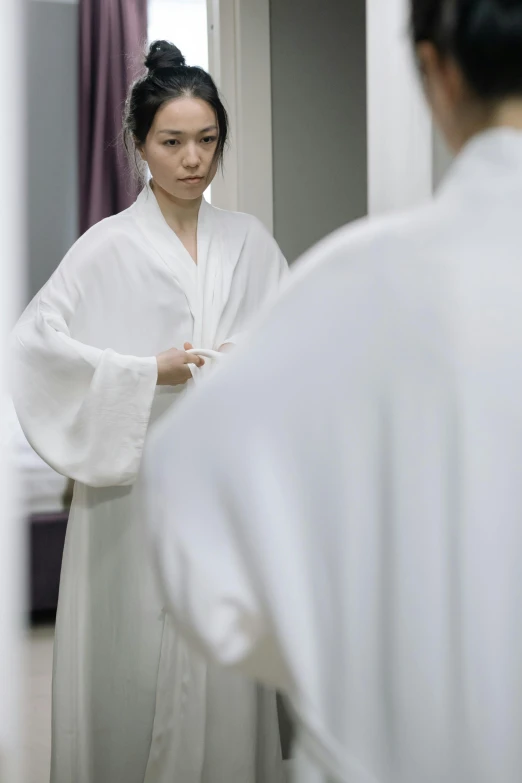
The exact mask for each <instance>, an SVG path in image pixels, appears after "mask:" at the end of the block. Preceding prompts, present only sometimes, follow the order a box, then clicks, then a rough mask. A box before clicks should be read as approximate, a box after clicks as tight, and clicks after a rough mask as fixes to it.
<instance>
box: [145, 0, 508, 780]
mask: <svg viewBox="0 0 522 783" xmlns="http://www.w3.org/2000/svg"><path fill="white" fill-rule="evenodd" d="M411 19H412V24H411V27H412V35H413V41H414V45H415V49H416V55H417V59H418V62H419V68H420V71H421V73H422V78H423V81H424V87H425V92H426V96H427V99H428V101H429V104H430V106H431V109H432V112H433V115H434V118H435V120H436V122H437V124H438V125H439V127H440V128H441V129H442V131H443V133H444V136H445V138H446V140H447V142H448V143H449V145H450V146H451V147H452V149H453V150H454V151H455V152H456V153H458V158H457V161H456V163H455V164H454V166H453V168H452V170H451V172H450V174H449V176H448V177H447V179H446V181H445V183H444V185H443V187H442V188H441V190H440V192H439V193H438V195H437V196H436V197H435V198H434V200H433V201H432V202H431V203H430V204H429V205H427V206H423V207H422V208H419V209H415V210H411V211H409V212H406V213H405V214H402V215H400V216H396V217H392V218H388V219H385V220H370V221H364V222H362V223H361V224H360V225H358V226H356V227H349V228H345V229H343V230H341V231H338V232H337V233H335V234H334V235H333V236H331V237H330V238H328V239H327V240H325V241H323V242H322V243H321V244H319V245H318V246H317V247H316V248H314V249H313V250H312V251H311V252H310V253H309V254H308V256H307V259H306V261H305V262H304V266H302V268H301V272H300V273H298V276H297V279H296V280H295V282H294V284H293V285H292V286H291V287H290V289H289V290H288V291H287V293H286V294H285V295H284V296H283V297H282V299H281V300H280V302H279V303H278V305H277V306H276V308H275V309H274V310H273V311H272V313H271V314H270V315H269V316H268V317H267V318H266V320H265V321H264V323H263V325H262V326H261V327H260V328H259V329H258V330H257V332H256V334H255V336H253V337H252V339H251V340H250V342H249V343H248V345H247V346H245V347H244V349H241V350H240V351H239V352H238V353H237V354H236V356H235V357H234V358H233V359H232V360H231V362H230V366H229V367H228V371H222V372H221V371H220V372H219V373H218V374H217V375H216V376H215V377H214V378H213V379H211V380H210V381H209V382H208V385H206V387H202V388H200V390H198V392H197V393H196V394H195V395H194V396H193V397H192V399H191V400H189V401H188V402H187V405H186V407H185V409H184V410H183V415H180V416H178V415H175V416H171V417H170V418H168V419H167V420H166V421H165V422H164V423H163V424H162V425H161V426H160V427H159V428H158V430H157V431H156V432H155V433H154V434H153V436H152V440H151V446H150V452H149V453H148V456H147V458H146V472H147V473H148V476H149V482H150V488H149V493H150V494H149V496H150V503H151V506H152V508H153V509H154V513H153V514H152V515H150V520H151V522H152V531H151V534H152V538H153V542H154V546H155V553H156V557H157V563H158V565H159V569H160V572H161V575H162V582H163V587H164V590H165V593H166V595H167V596H168V603H169V606H170V609H171V610H172V612H173V613H174V615H175V618H176V620H177V622H178V624H179V626H180V627H183V628H184V629H185V633H187V634H189V635H190V637H191V638H192V640H193V641H194V642H195V643H196V644H199V645H200V647H201V648H203V649H205V650H206V651H207V654H209V655H211V656H212V657H213V658H214V659H216V660H218V661H220V662H221V663H222V664H224V665H225V666H230V667H235V668H238V669H240V670H242V671H244V672H247V673H248V674H250V675H252V676H253V677H256V678H258V679H259V680H261V681H263V682H266V683H270V684H273V685H275V686H277V687H279V688H280V689H281V690H283V691H284V692H285V693H286V694H287V696H288V698H289V701H290V702H291V704H292V705H293V709H294V712H295V716H296V720H297V725H298V739H297V747H296V779H297V780H298V781H299V783H317V781H326V780H328V781H335V782H336V783H340V782H341V781H342V782H343V783H520V781H522V742H521V737H522V622H521V620H522V0H411ZM405 176H407V172H405Z"/></svg>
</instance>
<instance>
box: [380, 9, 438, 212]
mask: <svg viewBox="0 0 522 783" xmlns="http://www.w3.org/2000/svg"><path fill="white" fill-rule="evenodd" d="M408 8H409V2H408V0H369V2H368V3H367V28H366V29H367V59H368V207H369V212H370V214H380V213H383V212H388V211H390V210H396V209H404V208H405V207H409V206H411V205H414V204H419V203H421V202H423V201H425V200H427V199H429V198H430V197H431V194H432V190H433V138H432V126H431V121H430V118H429V113H428V110H427V107H426V105H425V102H424V99H423V96H422V91H421V87H420V82H419V79H418V76H417V73H416V68H415V64H414V58H413V50H412V47H411V44H410V39H409V35H408Z"/></svg>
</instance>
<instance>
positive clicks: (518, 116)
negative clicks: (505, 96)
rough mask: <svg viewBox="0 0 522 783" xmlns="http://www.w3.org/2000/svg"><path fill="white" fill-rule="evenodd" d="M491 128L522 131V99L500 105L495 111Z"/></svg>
mask: <svg viewBox="0 0 522 783" xmlns="http://www.w3.org/2000/svg"><path fill="white" fill-rule="evenodd" d="M491 127H492V128H513V129H514V130H522V99H512V100H507V101H503V102H502V103H500V104H499V105H498V106H497V108H496V109H495V110H494V111H493V114H492V122H491Z"/></svg>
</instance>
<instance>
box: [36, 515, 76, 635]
mask: <svg viewBox="0 0 522 783" xmlns="http://www.w3.org/2000/svg"><path fill="white" fill-rule="evenodd" d="M68 517H69V512H68V511H58V512H56V513H54V514H32V515H31V516H30V518H29V610H30V614H31V617H32V618H33V619H34V620H38V619H39V618H41V617H45V618H47V617H52V616H53V615H54V614H55V613H56V607H57V605H58V588H59V585H60V570H61V567H62V555H63V546H64V542H65V531H66V530H67V520H68Z"/></svg>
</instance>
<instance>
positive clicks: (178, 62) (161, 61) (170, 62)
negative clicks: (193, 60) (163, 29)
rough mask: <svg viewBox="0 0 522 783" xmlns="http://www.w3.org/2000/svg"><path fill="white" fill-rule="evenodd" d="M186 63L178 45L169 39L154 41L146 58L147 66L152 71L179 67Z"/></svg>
mask: <svg viewBox="0 0 522 783" xmlns="http://www.w3.org/2000/svg"><path fill="white" fill-rule="evenodd" d="M182 65H185V58H184V57H183V55H182V54H181V52H180V50H179V49H178V47H177V46H174V44H172V43H170V42H169V41H154V42H153V43H151V45H150V48H149V53H148V55H147V57H146V59H145V67H146V68H148V70H149V72H150V73H153V72H154V71H159V70H160V69H164V68H179V67H180V66H182Z"/></svg>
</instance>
